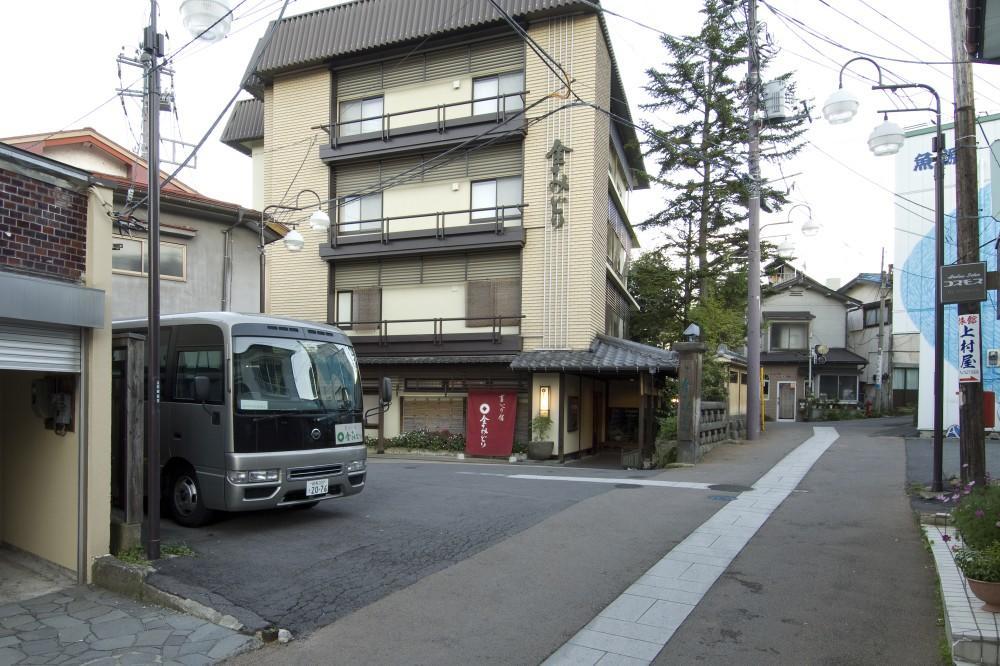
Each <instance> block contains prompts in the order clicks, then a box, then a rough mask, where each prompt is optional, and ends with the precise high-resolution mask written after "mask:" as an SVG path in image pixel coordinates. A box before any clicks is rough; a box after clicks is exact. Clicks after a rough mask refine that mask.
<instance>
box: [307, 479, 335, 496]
mask: <svg viewBox="0 0 1000 666" xmlns="http://www.w3.org/2000/svg"><path fill="white" fill-rule="evenodd" d="M329 489H330V479H314V480H312V481H306V497H312V496H313V495H326V493H327V491H329Z"/></svg>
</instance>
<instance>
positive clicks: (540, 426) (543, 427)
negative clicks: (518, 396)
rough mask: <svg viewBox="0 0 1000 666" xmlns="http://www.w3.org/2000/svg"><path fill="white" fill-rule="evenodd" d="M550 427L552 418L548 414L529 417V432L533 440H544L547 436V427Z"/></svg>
mask: <svg viewBox="0 0 1000 666" xmlns="http://www.w3.org/2000/svg"><path fill="white" fill-rule="evenodd" d="M550 428H552V418H551V417H548V416H536V417H535V418H533V419H531V434H532V435H534V438H535V441H536V442H538V441H544V440H545V438H547V437H548V436H549V429H550Z"/></svg>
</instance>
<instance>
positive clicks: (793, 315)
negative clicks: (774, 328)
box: [761, 310, 816, 321]
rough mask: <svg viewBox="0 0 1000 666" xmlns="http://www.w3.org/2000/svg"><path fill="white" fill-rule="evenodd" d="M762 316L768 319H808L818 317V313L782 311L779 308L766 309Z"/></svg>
mask: <svg viewBox="0 0 1000 666" xmlns="http://www.w3.org/2000/svg"><path fill="white" fill-rule="evenodd" d="M761 316H762V317H763V318H764V319H766V320H768V321H807V320H809V319H815V318H816V315H814V314H812V313H810V312H805V311H801V312H800V311H795V312H782V311H779V310H764V311H763V312H762V313H761Z"/></svg>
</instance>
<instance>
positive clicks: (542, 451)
mask: <svg viewBox="0 0 1000 666" xmlns="http://www.w3.org/2000/svg"><path fill="white" fill-rule="evenodd" d="M554 448H555V442H528V458H530V459H531V460H548V459H549V458H551V457H552V450H553V449H554Z"/></svg>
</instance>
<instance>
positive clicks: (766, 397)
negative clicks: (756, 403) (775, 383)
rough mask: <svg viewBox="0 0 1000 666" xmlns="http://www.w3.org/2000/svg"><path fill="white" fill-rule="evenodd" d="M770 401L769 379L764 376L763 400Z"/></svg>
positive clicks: (768, 376)
mask: <svg viewBox="0 0 1000 666" xmlns="http://www.w3.org/2000/svg"><path fill="white" fill-rule="evenodd" d="M770 399H771V377H770V375H764V400H770Z"/></svg>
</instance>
